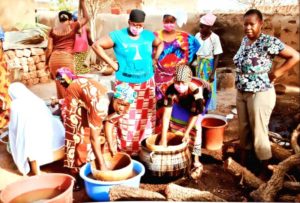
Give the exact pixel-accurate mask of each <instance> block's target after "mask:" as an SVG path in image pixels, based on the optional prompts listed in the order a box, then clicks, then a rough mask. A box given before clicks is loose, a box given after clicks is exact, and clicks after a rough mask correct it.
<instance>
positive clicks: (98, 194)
mask: <svg viewBox="0 0 300 203" xmlns="http://www.w3.org/2000/svg"><path fill="white" fill-rule="evenodd" d="M132 163H133V171H134V172H135V173H136V174H137V175H135V176H133V177H132V178H129V179H127V180H121V181H100V180H95V179H92V178H90V177H89V176H90V175H91V164H90V163H86V164H85V165H84V166H83V167H82V168H81V169H80V177H81V178H82V179H83V180H84V185H85V191H86V193H87V195H88V196H89V197H90V198H91V199H93V200H95V201H109V189H110V188H111V187H112V186H114V185H126V186H131V187H136V188H138V187H139V186H140V181H141V177H142V176H143V175H144V174H145V167H144V166H143V164H141V163H140V162H138V161H135V160H132Z"/></svg>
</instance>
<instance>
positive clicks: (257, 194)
mask: <svg viewBox="0 0 300 203" xmlns="http://www.w3.org/2000/svg"><path fill="white" fill-rule="evenodd" d="M299 164H300V153H298V154H294V155H292V156H290V157H289V158H287V159H285V160H284V161H282V162H280V163H279V164H278V165H277V166H275V167H274V170H273V175H272V177H271V179H270V180H269V181H268V182H267V183H264V184H262V185H260V186H259V188H258V189H257V190H255V191H253V192H251V193H250V195H251V197H252V198H253V199H254V201H263V202H273V201H274V198H275V196H276V194H277V192H278V191H279V190H281V189H282V187H283V181H284V176H285V173H286V172H288V171H289V170H290V169H291V168H292V167H294V166H297V165H299Z"/></svg>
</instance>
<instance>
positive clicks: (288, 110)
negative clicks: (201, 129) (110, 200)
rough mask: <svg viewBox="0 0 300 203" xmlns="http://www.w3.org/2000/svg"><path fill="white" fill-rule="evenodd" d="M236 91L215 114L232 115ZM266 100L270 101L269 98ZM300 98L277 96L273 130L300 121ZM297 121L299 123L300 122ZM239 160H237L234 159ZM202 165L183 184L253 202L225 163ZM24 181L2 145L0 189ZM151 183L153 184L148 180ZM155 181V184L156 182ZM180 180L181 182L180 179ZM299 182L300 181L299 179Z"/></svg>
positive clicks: (45, 93)
mask: <svg viewBox="0 0 300 203" xmlns="http://www.w3.org/2000/svg"><path fill="white" fill-rule="evenodd" d="M31 90H32V91H33V92H35V93H36V94H38V95H39V96H40V97H42V98H43V99H49V95H50V96H52V95H55V86H54V83H53V82H52V83H48V84H39V85H36V86H34V87H32V88H31ZM235 96H236V90H234V89H229V90H224V91H219V92H218V107H217V110H216V111H215V112H213V113H216V114H220V115H227V114H229V113H231V111H232V109H233V108H234V107H235ZM266 99H267V98H266ZM299 99H300V96H299V95H278V96H277V103H276V107H275V109H274V111H273V114H272V118H271V122H270V130H271V131H274V132H277V133H280V134H281V135H285V136H286V135H288V134H290V133H291V131H292V130H293V129H294V128H295V127H296V125H297V124H298V123H299V122H300V120H299V116H298V117H297V116H296V115H297V114H298V115H299V113H300V102H299ZM297 119H298V120H297ZM237 127H238V125H237V116H236V115H234V118H233V119H232V120H229V122H228V126H227V128H226V130H225V136H224V142H227V141H230V140H234V139H237V138H238V137H237ZM235 158H237V159H238V157H235ZM201 162H202V163H203V164H204V173H203V175H202V177H201V179H200V180H199V181H198V182H197V183H196V182H195V181H191V180H190V179H182V180H181V181H180V185H182V186H187V187H192V188H197V189H200V190H206V191H210V192H212V193H214V194H216V195H218V196H219V197H221V198H223V199H225V200H227V201H252V199H251V198H250V197H249V191H251V190H250V189H249V188H247V187H245V186H243V185H240V184H239V182H240V179H239V178H236V177H234V176H233V175H231V174H229V173H228V172H226V171H225V170H224V169H223V162H222V161H217V160H215V159H213V158H211V157H209V156H207V155H203V156H202V157H201ZM41 171H42V173H49V172H52V173H58V172H65V171H64V169H63V167H62V162H61V161H58V162H54V163H51V164H48V165H45V166H42V167H41ZM29 175H30V174H29ZM21 178H22V175H21V174H20V173H19V172H18V170H17V168H16V166H15V165H14V163H13V160H12V158H11V156H10V154H9V153H8V152H7V151H6V145H5V144H3V143H0V180H1V181H0V190H2V189H3V188H4V187H5V186H6V185H8V184H9V183H12V182H15V181H17V180H19V179H21ZM149 180H151V181H149ZM153 180H154V181H153ZM177 181H178V180H177ZM298 181H299V180H298ZM167 183H168V182H166V181H164V180H163V179H159V178H155V179H153V178H149V177H147V176H145V177H143V178H142V182H141V188H145V189H149V190H152V191H158V192H163V190H164V189H165V187H166V185H167ZM73 195H74V200H75V202H86V201H91V199H89V197H88V196H87V195H86V193H85V190H84V189H83V190H81V191H79V192H74V193H73Z"/></svg>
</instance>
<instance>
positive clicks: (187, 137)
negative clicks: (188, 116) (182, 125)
mask: <svg viewBox="0 0 300 203" xmlns="http://www.w3.org/2000/svg"><path fill="white" fill-rule="evenodd" d="M189 140H190V135H189V134H187V133H184V136H183V138H182V142H186V143H188V142H189Z"/></svg>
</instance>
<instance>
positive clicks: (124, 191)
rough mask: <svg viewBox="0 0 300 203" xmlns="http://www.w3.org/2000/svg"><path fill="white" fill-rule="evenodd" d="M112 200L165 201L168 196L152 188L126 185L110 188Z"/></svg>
mask: <svg viewBox="0 0 300 203" xmlns="http://www.w3.org/2000/svg"><path fill="white" fill-rule="evenodd" d="M109 199H110V201H120V200H125V201H126V200H130V201H137V200H141V201H164V200H166V198H165V197H164V196H163V195H162V194H160V193H158V192H152V191H150V190H144V189H140V188H134V187H129V186H124V185H117V186H113V187H112V188H111V189H110V190H109Z"/></svg>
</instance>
